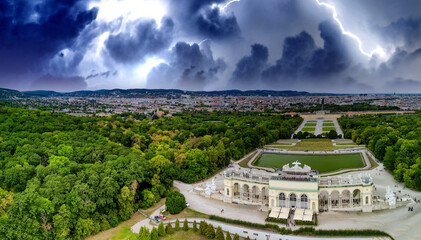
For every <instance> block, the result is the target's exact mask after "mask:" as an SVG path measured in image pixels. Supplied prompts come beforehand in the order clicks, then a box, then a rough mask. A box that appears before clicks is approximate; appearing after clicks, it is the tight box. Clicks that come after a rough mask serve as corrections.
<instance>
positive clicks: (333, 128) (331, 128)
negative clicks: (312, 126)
mask: <svg viewBox="0 0 421 240" xmlns="http://www.w3.org/2000/svg"><path fill="white" fill-rule="evenodd" d="M322 130H323V132H329V131H330V130H335V131H336V128H335V127H324V128H323V129H322Z"/></svg>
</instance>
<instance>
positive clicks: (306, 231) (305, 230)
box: [209, 215, 393, 240]
mask: <svg viewBox="0 0 421 240" xmlns="http://www.w3.org/2000/svg"><path fill="white" fill-rule="evenodd" d="M209 219H211V220H216V221H219V222H224V223H230V224H235V225H242V226H246V227H251V228H257V229H273V230H275V231H277V232H279V233H280V234H293V235H313V236H386V237H389V238H391V239H392V240H393V237H392V236H390V235H389V234H387V233H385V232H383V231H380V230H372V229H362V230H348V229H339V230H316V229H314V228H313V227H302V228H299V229H297V230H294V231H292V230H289V229H286V228H281V227H279V226H278V225H275V224H268V223H267V224H265V225H263V224H259V223H251V222H246V221H241V220H236V219H228V218H223V217H219V216H215V215H210V216H209Z"/></svg>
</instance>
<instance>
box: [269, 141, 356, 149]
mask: <svg viewBox="0 0 421 240" xmlns="http://www.w3.org/2000/svg"><path fill="white" fill-rule="evenodd" d="M350 147H352V146H333V144H332V141H331V140H329V139H303V140H301V142H298V143H297V144H296V145H295V146H279V147H278V146H276V147H275V148H281V149H288V150H292V151H305V150H308V151H332V150H336V149H343V148H350Z"/></svg>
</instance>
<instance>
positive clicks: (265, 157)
mask: <svg viewBox="0 0 421 240" xmlns="http://www.w3.org/2000/svg"><path fill="white" fill-rule="evenodd" d="M295 161H299V162H301V163H302V164H306V165H308V166H310V167H311V168H312V169H315V170H318V171H319V173H328V172H334V171H338V170H342V169H352V168H362V167H364V166H365V165H364V163H363V160H362V157H361V154H359V153H358V154H341V155H339V154H338V155H295V154H270V153H264V154H262V156H261V157H260V158H259V159H258V160H257V161H256V162H255V163H253V165H255V166H259V167H269V168H282V166H284V165H285V164H287V163H292V162H295ZM290 166H292V165H290Z"/></svg>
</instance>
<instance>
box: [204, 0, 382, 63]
mask: <svg viewBox="0 0 421 240" xmlns="http://www.w3.org/2000/svg"><path fill="white" fill-rule="evenodd" d="M315 1H316V3H317V4H318V5H319V6H324V7H326V8H328V9H329V10H331V11H332V18H333V20H334V21H335V22H336V23H337V24H338V26H339V28H340V29H341V32H342V34H343V35H346V36H348V37H350V38H352V39H354V40H355V41H356V42H357V44H358V48H359V50H360V52H361V53H362V54H363V55H365V56H367V57H372V56H373V55H377V56H379V57H380V58H383V59H386V58H387V54H386V52H385V51H384V49H383V48H382V47H380V46H377V47H376V48H375V49H374V50H372V51H371V52H367V51H365V50H364V48H363V43H362V41H361V39H360V38H359V37H358V36H357V35H355V34H353V33H351V32H348V31H346V30H345V28H344V26H343V24H342V22H341V21H340V20H339V18H338V13H337V12H336V8H335V7H334V6H333V5H332V4H329V3H325V2H320V0H315ZM234 2H241V0H231V1H229V2H227V3H226V4H225V5H222V4H215V5H213V6H212V7H218V8H219V9H220V10H221V11H222V12H225V9H226V8H227V7H228V6H229V5H231V4H232V3H234Z"/></svg>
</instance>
